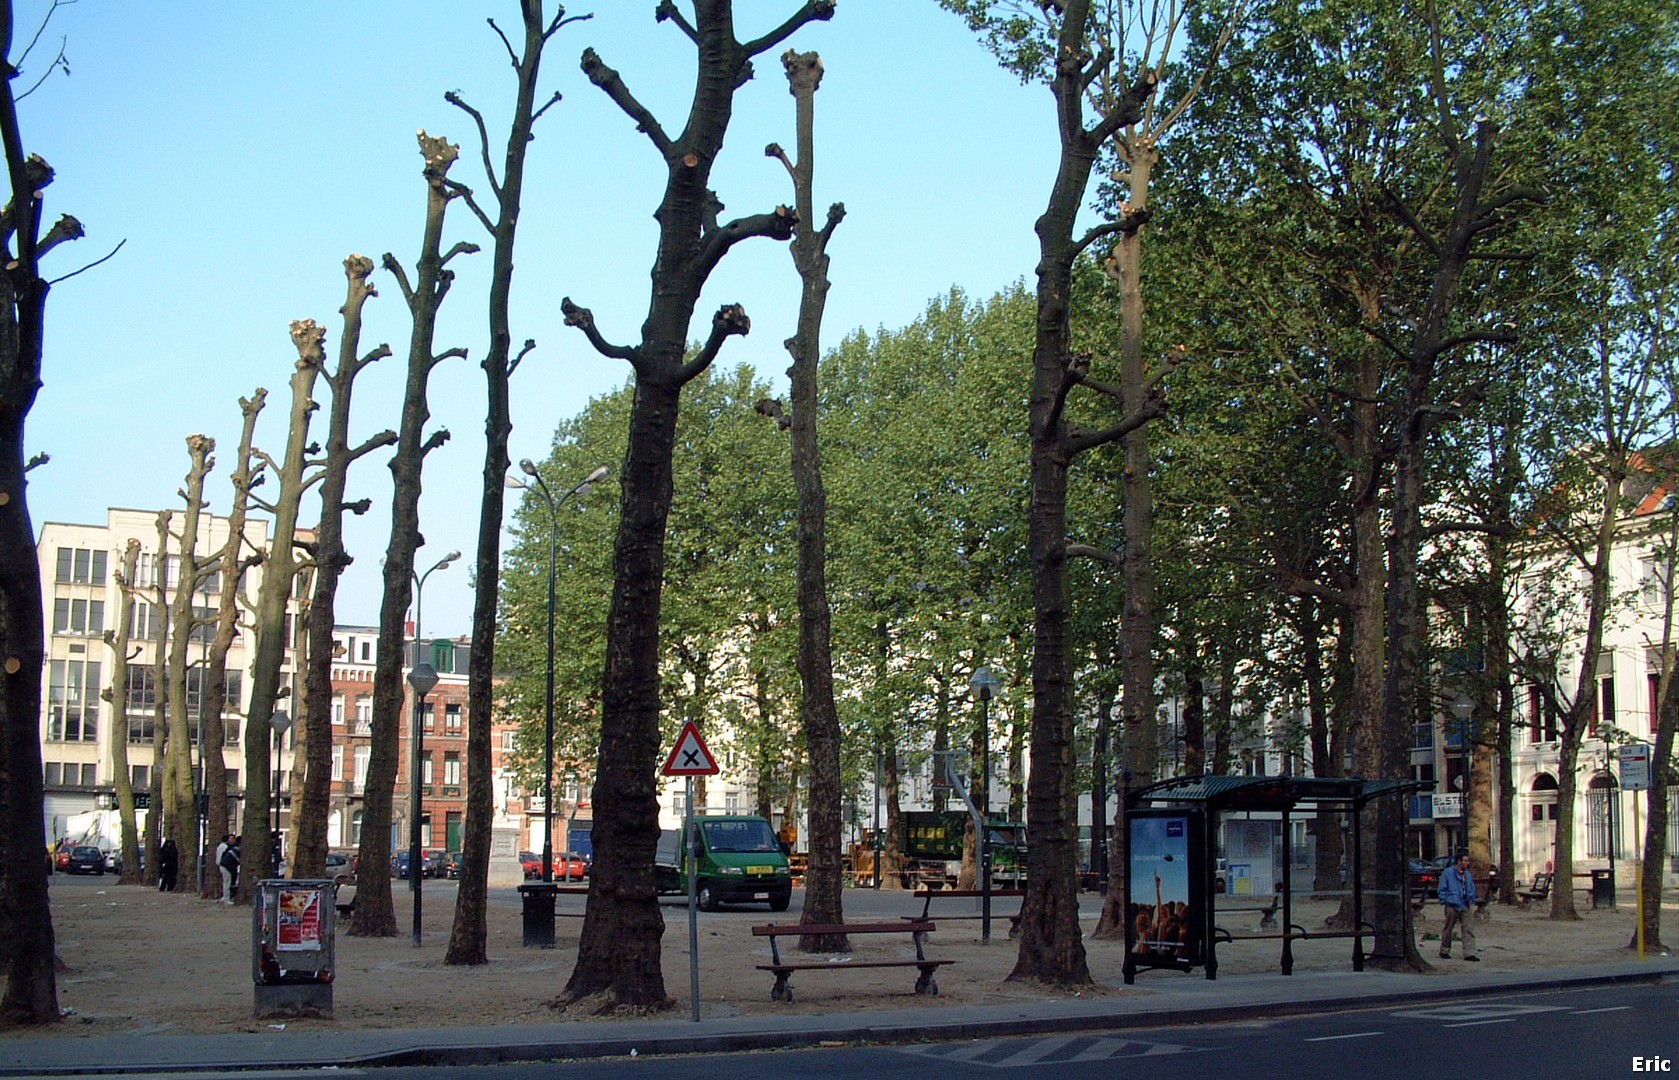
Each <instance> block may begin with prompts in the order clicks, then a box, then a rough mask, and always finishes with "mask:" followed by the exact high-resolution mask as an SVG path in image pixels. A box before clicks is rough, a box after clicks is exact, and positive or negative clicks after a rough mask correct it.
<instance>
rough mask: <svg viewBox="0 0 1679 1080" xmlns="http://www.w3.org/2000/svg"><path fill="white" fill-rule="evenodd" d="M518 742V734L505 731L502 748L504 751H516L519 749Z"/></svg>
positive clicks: (502, 736) (502, 734)
mask: <svg viewBox="0 0 1679 1080" xmlns="http://www.w3.org/2000/svg"><path fill="white" fill-rule="evenodd" d="M518 741H519V735H518V732H515V731H504V732H502V733H501V748H502V749H503V750H509V751H510V750H513V749H515V748H516V747H517V744H518Z"/></svg>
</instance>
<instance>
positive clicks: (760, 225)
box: [687, 206, 799, 282]
mask: <svg viewBox="0 0 1679 1080" xmlns="http://www.w3.org/2000/svg"><path fill="white" fill-rule="evenodd" d="M798 223H799V215H798V214H797V213H795V212H794V210H793V208H792V207H791V206H778V207H776V208H775V210H774V212H772V213H768V214H753V215H751V216H750V217H743V218H735V219H734V220H733V221H731V222H729V223H728V224H727V225H720V226H718V227H717V228H715V229H713V230H712V231H711V232H710V233H709V234H708V235H707V236H706V238H705V239H704V240H703V241H702V242H701V244H700V250H699V254H697V255H695V256H694V261H693V262H692V263H691V264H690V265H689V266H688V271H687V272H688V273H689V274H690V275H692V276H693V278H694V280H696V281H701V282H703V281H704V280H705V279H706V278H707V277H708V276H710V274H711V271H712V270H713V269H715V268H716V266H717V264H718V263H719V262H721V261H722V260H723V256H724V255H727V254H728V253H729V249H730V248H732V247H734V246H735V245H736V244H738V243H740V242H741V241H742V240H748V239H751V238H752V237H754V236H767V237H769V238H770V239H772V240H791V239H792V238H793V227H794V226H796V225H797V224H798Z"/></svg>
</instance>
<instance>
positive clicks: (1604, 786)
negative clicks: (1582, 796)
mask: <svg viewBox="0 0 1679 1080" xmlns="http://www.w3.org/2000/svg"><path fill="white" fill-rule="evenodd" d="M1616 794H1617V792H1616V788H1615V781H1614V780H1612V779H1610V778H1609V777H1607V776H1604V775H1602V774H1601V773H1600V774H1598V775H1597V776H1594V777H1592V781H1591V785H1590V786H1589V787H1588V788H1587V789H1586V858H1588V859H1618V858H1620V857H1621V850H1620V849H1621V839H1620V836H1619V833H1620V830H1619V829H1617V828H1616V827H1615V826H1616V824H1617V823H1616V821H1615V795H1616Z"/></svg>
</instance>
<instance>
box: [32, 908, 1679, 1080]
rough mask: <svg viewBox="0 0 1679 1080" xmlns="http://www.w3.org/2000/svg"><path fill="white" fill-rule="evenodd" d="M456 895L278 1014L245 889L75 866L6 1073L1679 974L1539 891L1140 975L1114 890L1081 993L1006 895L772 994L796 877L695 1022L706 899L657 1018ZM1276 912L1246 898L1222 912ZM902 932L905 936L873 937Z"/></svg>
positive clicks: (1013, 1018)
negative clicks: (303, 1015)
mask: <svg viewBox="0 0 1679 1080" xmlns="http://www.w3.org/2000/svg"><path fill="white" fill-rule="evenodd" d="M453 899H454V898H453V884H452V883H430V882H428V883H427V885H426V903H425V908H424V914H425V920H424V923H425V925H424V934H423V947H422V948H419V949H416V948H414V947H413V944H412V942H411V940H410V939H409V938H408V937H407V936H406V935H405V936H403V937H401V938H378V939H369V938H352V937H349V936H348V935H347V933H346V932H345V931H344V930H343V929H341V930H340V931H339V934H338V936H337V952H338V968H337V978H336V980H335V983H334V998H335V1001H334V1012H333V1017H334V1018H333V1019H330V1020H320V1019H308V1020H293V1021H288V1022H285V1023H283V1024H282V1023H280V1022H269V1021H263V1020H257V1019H254V1018H253V1017H252V986H251V956H250V934H251V912H250V910H249V909H246V908H224V907H219V906H217V905H214V904H209V903H206V902H204V901H200V900H198V899H196V898H193V897H190V896H186V895H184V894H178V893H177V894H162V893H158V892H156V891H155V890H152V889H145V888H136V887H122V886H117V885H116V884H115V883H114V882H112V881H110V880H109V879H105V880H99V879H74V880H64V879H62V878H59V879H55V882H54V885H53V918H54V925H55V931H56V933H57V940H58V949H59V955H60V957H61V958H62V959H63V961H64V962H65V964H66V965H67V966H68V970H67V971H65V972H63V973H61V974H60V976H59V980H58V986H59V1000H60V1004H61V1005H62V1006H64V1008H66V1009H67V1010H69V1013H70V1015H68V1016H67V1018H66V1020H65V1022H64V1023H62V1024H58V1025H54V1026H53V1027H51V1028H48V1029H38V1030H30V1031H17V1032H10V1033H6V1034H4V1035H0V1076H16V1075H86V1074H91V1073H120V1072H133V1071H154V1070H165V1071H195V1070H214V1069H236V1068H250V1067H262V1066H270V1067H282V1068H284V1067H297V1068H305V1067H322V1066H334V1065H336V1066H353V1065H397V1064H431V1065H449V1064H459V1065H467V1064H473V1063H484V1062H495V1061H511V1060H533V1059H543V1058H552V1057H571V1058H575V1057H603V1056H611V1055H620V1054H628V1053H629V1052H630V1051H631V1050H632V1049H633V1050H635V1051H636V1052H638V1053H640V1054H648V1053H677V1052H695V1051H699V1052H707V1051H721V1050H744V1049H761V1048H771V1047H785V1046H808V1045H813V1044H816V1043H820V1042H826V1041H868V1042H895V1041H896V1042H919V1041H929V1040H939V1039H962V1038H969V1037H973V1036H977V1035H981V1034H984V1035H998V1034H1028V1033H1048V1032H1069V1031H1078V1030H1098V1029H1112V1028H1121V1027H1145V1026H1147V1027H1152V1026H1159V1025H1165V1024H1173V1023H1182V1022H1208V1021H1218V1020H1223V1019H1230V1018H1252V1017H1255V1016H1277V1015H1285V1014H1288V1013H1297V1012H1303V1011H1322V1010H1325V1009H1342V1008H1346V1007H1347V1005H1348V1003H1349V1002H1353V1001H1356V1002H1357V1003H1358V1004H1359V1005H1382V1004H1384V1003H1388V1002H1393V1001H1407V1000H1427V999H1432V998H1440V997H1449V996H1460V995H1463V994H1466V993H1467V994H1475V993H1482V992H1484V993H1495V992H1498V993H1506V992H1519V991H1522V990H1529V989H1540V988H1547V989H1548V988H1555V987H1557V986H1567V985H1591V984H1593V983H1602V982H1605V981H1614V980H1625V979H1652V978H1663V977H1666V978H1673V977H1679V959H1675V958H1670V957H1658V956H1651V957H1649V958H1647V959H1646V960H1645V961H1644V962H1643V963H1639V962H1638V961H1637V960H1635V959H1632V958H1631V957H1630V954H1629V952H1628V950H1627V949H1626V948H1625V945H1626V943H1627V940H1628V937H1629V935H1630V931H1631V928H1632V923H1633V919H1632V914H1631V912H1630V911H1629V910H1627V909H1624V908H1623V909H1621V910H1619V911H1601V912H1592V911H1588V912H1584V913H1582V914H1583V917H1582V919H1581V920H1580V921H1579V922H1577V923H1555V922H1551V921H1550V920H1549V919H1547V918H1545V916H1544V914H1543V912H1540V911H1533V910H1528V911H1522V910H1516V909H1506V908H1494V909H1491V915H1490V918H1489V919H1487V920H1486V921H1484V922H1482V921H1477V922H1476V924H1475V927H1476V931H1477V933H1478V935H1479V937H1480V942H1481V953H1482V958H1483V959H1482V963H1479V964H1465V963H1462V962H1461V961H1441V962H1438V963H1437V964H1434V965H1433V968H1432V970H1431V971H1428V972H1425V973H1419V974H1390V973H1386V972H1381V971H1375V970H1368V971H1365V972H1363V973H1355V972H1353V971H1351V970H1350V967H1351V965H1350V955H1349V954H1350V947H1349V945H1348V943H1347V942H1344V941H1325V942H1307V943H1301V944H1298V945H1297V946H1296V950H1295V960H1296V967H1295V974H1294V975H1292V976H1283V975H1281V974H1280V973H1279V972H1278V970H1277V959H1278V957H1277V948H1276V943H1275V942H1251V943H1244V944H1242V945H1239V946H1221V947H1220V948H1219V964H1220V967H1219V977H1218V979H1217V980H1214V981H1209V980H1207V979H1206V978H1205V977H1204V972H1202V971H1196V972H1194V973H1192V974H1187V975H1186V974H1181V973H1175V972H1165V971H1152V972H1151V971H1145V972H1142V973H1140V974H1139V975H1138V978H1137V982H1136V984H1135V985H1133V986H1130V987H1127V986H1124V985H1123V984H1122V982H1121V979H1120V961H1121V960H1122V959H1123V955H1124V954H1123V944H1122V943H1120V942H1114V941H1101V940H1096V939H1095V938H1094V937H1092V936H1091V935H1090V934H1089V930H1091V929H1092V928H1093V927H1094V925H1095V917H1096V915H1097V914H1098V911H1099V900H1098V899H1097V898H1095V897H1085V898H1084V902H1083V903H1082V904H1081V915H1082V916H1083V924H1084V927H1085V929H1086V936H1085V948H1086V953H1087V958H1088V962H1089V966H1090V970H1091V973H1092V975H1093V976H1094V977H1095V979H1096V981H1097V985H1096V986H1095V987H1092V988H1090V989H1088V990H1086V991H1084V992H1082V993H1080V994H1078V995H1068V994H1065V993H1058V992H1056V991H1053V990H1050V989H1047V988H1043V987H1039V986H1035V985H1034V984H1022V983H1015V982H1011V981H1009V980H1008V978H1007V976H1008V973H1009V971H1010V970H1011V969H1012V967H1013V964H1014V961H1015V958H1016V955H1017V950H1016V946H1015V944H1014V943H1013V942H1010V941H1007V940H1006V939H1004V938H1003V936H1002V935H1005V934H1006V933H1007V922H1006V919H1003V918H1002V915H1003V914H1006V912H1007V911H1009V910H1013V908H1012V907H1007V908H1003V909H1002V910H1001V911H999V926H998V928H997V929H996V930H995V931H994V933H995V935H996V936H995V937H994V938H993V940H992V942H991V943H990V944H984V943H982V942H981V941H980V932H979V929H978V924H977V923H976V922H972V921H966V922H964V921H960V918H959V917H958V918H955V919H947V920H946V921H945V922H942V923H940V924H939V928H938V930H937V931H936V932H935V933H933V934H932V935H931V937H930V940H929V942H928V945H927V951H928V954H929V955H930V956H933V957H938V958H948V959H952V960H955V961H956V964H955V965H954V966H952V967H948V968H945V969H943V970H942V971H941V972H940V976H939V982H940V989H941V994H940V996H939V997H937V998H925V997H918V996H916V995H914V994H913V993H911V992H910V984H911V983H912V982H913V980H914V974H913V972H909V973H906V972H905V971H904V970H903V969H898V968H893V969H868V968H863V967H861V965H859V966H858V967H857V968H854V969H850V970H847V969H846V968H845V959H844V958H840V957H836V958H833V962H834V965H835V966H834V969H833V970H832V971H821V972H809V973H804V974H801V975H796V976H795V977H794V982H795V985H796V986H797V988H798V995H797V999H796V1001H795V1003H793V1004H787V1003H785V1002H782V1003H776V1002H772V1001H771V1000H770V995H769V989H770V982H771V977H770V975H769V974H768V973H766V972H763V971H759V970H757V967H756V965H757V964H758V963H762V962H767V961H768V959H769V955H768V953H769V950H768V946H767V942H766V940H765V939H763V938H753V937H752V936H751V933H750V928H751V927H752V926H753V925H756V924H759V923H764V922H770V921H775V922H792V921H795V920H796V918H797V906H798V903H799V900H798V898H797V897H795V901H794V910H793V911H790V912H788V913H786V914H783V915H771V914H767V913H765V912H764V911H762V910H732V911H724V912H717V913H708V914H705V915H702V916H700V919H699V927H700V950H699V968H700V975H701V995H700V1002H701V1006H700V1012H701V1017H702V1019H701V1020H700V1021H699V1022H698V1023H695V1022H692V1021H691V1020H690V1017H691V1015H692V1013H691V1008H692V1005H691V1002H690V1001H689V1000H688V989H689V963H690V957H689V954H688V934H687V917H688V913H687V910H686V908H685V907H681V906H675V905H674V902H672V903H667V904H664V905H661V912H662V914H663V916H664V918H665V921H666V928H665V933H664V939H663V941H664V955H663V959H662V968H663V973H664V980H665V989H666V992H667V993H669V994H670V995H671V996H672V997H673V998H676V999H677V1006H676V1007H675V1008H674V1009H672V1010H671V1011H669V1012H666V1013H662V1014H659V1015H658V1016H655V1017H650V1018H649V1017H633V1016H623V1017H605V1018H602V1017H598V1016H594V1015H588V1014H580V1013H579V1010H577V1009H573V1010H571V1011H570V1012H569V1013H568V1012H565V1011H560V1010H557V1009H556V1008H555V1007H554V1000H555V999H556V998H557V997H558V995H559V991H560V989H561V988H562V987H563V986H564V983H565V980H566V978H567V977H568V976H569V974H570V972H571V968H572V965H573V963H574V962H575V959H576V946H577V934H578V932H579V930H580V929H581V920H580V919H575V918H561V919H559V920H558V922H557V923H556V935H557V938H558V940H557V942H556V948H554V949H552V950H541V949H526V948H522V947H521V945H520V931H519V926H520V918H519V910H518V907H517V897H516V894H513V893H512V891H511V890H508V892H507V895H506V896H501V895H499V894H497V893H495V892H492V907H491V920H490V932H491V937H490V949H489V952H490V958H491V962H490V963H489V964H488V965H484V966H480V967H472V968H462V967H449V966H447V965H445V964H444V963H443V952H444V945H445V943H446V941H447V937H448V933H449V929H450V920H451V918H452V915H453V908H454V904H453ZM1664 899H1665V898H1664ZM1676 899H1679V898H1676ZM582 902H583V898H582V897H572V896H565V897H561V910H562V911H565V910H568V909H572V908H574V909H575V910H576V911H581V906H582ZM845 903H846V912H847V916H848V917H849V918H851V919H853V920H857V921H868V920H876V921H896V920H897V918H898V916H899V915H901V914H909V913H911V911H913V910H919V908H920V902H919V901H916V900H914V899H913V898H912V897H910V896H909V895H908V894H906V893H892V892H889V891H888V892H867V891H862V890H858V891H851V890H848V891H847V893H846V898H845ZM1320 903H1321V906H1322V908H1323V910H1322V911H1318V910H1317V909H1316V908H1315V907H1314V906H1313V904H1312V903H1305V902H1303V903H1301V904H1299V905H1297V907H1296V911H1295V918H1296V921H1298V922H1301V923H1302V924H1303V925H1307V926H1310V925H1315V923H1314V922H1313V920H1314V919H1318V918H1321V917H1322V915H1324V914H1326V913H1327V912H1328V911H1329V910H1332V908H1333V905H1332V904H1329V903H1327V902H1320ZM408 904H409V897H408V894H407V893H406V892H399V893H398V900H397V906H398V911H399V913H400V914H401V916H402V918H401V919H399V922H402V923H403V925H404V926H406V916H407V912H408ZM1664 908H1665V909H1666V910H1665V912H1664V914H1665V915H1666V917H1665V918H1664V920H1663V922H1664V924H1665V925H1666V926H1668V927H1669V928H1674V927H1676V925H1679V906H1676V905H1675V903H1674V902H1673V901H1671V900H1668V901H1666V902H1664ZM949 914H953V915H956V914H958V912H956V911H952V912H950V913H949ZM1256 917H1257V916H1254V915H1252V914H1248V915H1239V914H1237V913H1234V912H1233V913H1231V915H1230V916H1228V917H1221V922H1223V921H1227V920H1228V919H1237V918H1256ZM934 921H935V922H938V917H937V915H935V916H934ZM1231 925H1236V924H1234V923H1232V924H1231ZM1438 926H1439V920H1438V918H1437V916H1436V913H1435V912H1434V911H1433V910H1429V911H1426V912H1425V913H1424V914H1423V915H1422V916H1421V917H1420V918H1419V923H1418V929H1419V932H1420V934H1421V935H1422V940H1421V941H1420V942H1419V945H1420V946H1421V948H1422V952H1423V954H1424V956H1425V958H1429V959H1430V960H1432V954H1433V951H1434V950H1433V949H1431V948H1430V945H1431V944H1432V942H1431V941H1430V940H1429V938H1428V936H1427V935H1428V934H1430V933H1432V932H1437V931H1438ZM1674 933H1675V930H1674V929H1670V930H1669V934H1670V936H1671V935H1673V934H1674ZM884 938H890V939H891V940H889V941H883V940H875V939H884ZM855 945H856V947H857V953H856V954H854V955H853V957H852V958H853V959H867V958H869V957H870V955H871V950H872V952H873V954H874V955H875V956H877V957H878V956H886V957H893V958H901V955H902V952H903V950H904V949H906V948H908V947H909V946H910V942H909V941H908V936H907V935H905V940H903V941H901V942H900V941H898V940H897V936H896V935H870V936H869V939H868V940H865V939H863V938H859V939H858V940H857V941H856V942H855ZM892 950H897V951H896V952H894V951H892ZM909 955H911V956H913V952H910V953H909ZM1559 959H1566V960H1567V963H1566V964H1559V963H1558V961H1559Z"/></svg>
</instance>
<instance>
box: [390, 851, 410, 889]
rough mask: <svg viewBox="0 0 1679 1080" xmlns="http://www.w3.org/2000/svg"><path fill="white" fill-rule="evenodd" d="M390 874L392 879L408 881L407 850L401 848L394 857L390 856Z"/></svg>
mask: <svg viewBox="0 0 1679 1080" xmlns="http://www.w3.org/2000/svg"><path fill="white" fill-rule="evenodd" d="M391 874H392V875H393V876H394V877H399V878H402V879H403V880H404V881H406V880H407V879H408V849H407V848H403V849H402V850H401V851H399V852H397V853H396V854H395V855H392V856H391Z"/></svg>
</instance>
